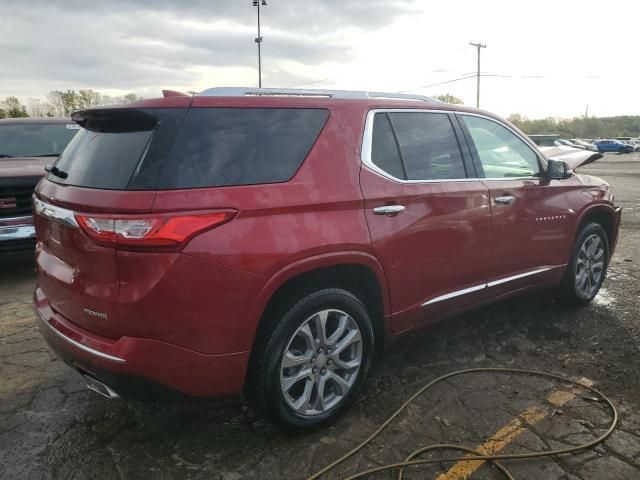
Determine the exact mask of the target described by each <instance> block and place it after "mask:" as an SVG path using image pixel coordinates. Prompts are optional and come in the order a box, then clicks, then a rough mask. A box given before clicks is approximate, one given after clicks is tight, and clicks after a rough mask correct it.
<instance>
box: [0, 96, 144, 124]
mask: <svg viewBox="0 0 640 480" xmlns="http://www.w3.org/2000/svg"><path fill="white" fill-rule="evenodd" d="M137 100H142V97H139V96H137V95H136V94H135V93H127V94H126V95H122V96H111V95H105V94H102V93H100V92H96V91H95V90H91V89H86V90H78V91H75V90H66V91H61V90H53V91H51V92H49V94H48V95H47V99H46V100H45V101H43V100H41V99H39V98H29V99H27V101H26V103H25V104H23V103H22V102H21V101H20V99H19V98H18V97H13V96H11V97H6V98H5V99H4V101H0V118H19V117H68V116H69V115H71V112H73V111H75V110H80V109H83V108H91V107H99V106H101V105H112V104H115V103H131V102H135V101H137Z"/></svg>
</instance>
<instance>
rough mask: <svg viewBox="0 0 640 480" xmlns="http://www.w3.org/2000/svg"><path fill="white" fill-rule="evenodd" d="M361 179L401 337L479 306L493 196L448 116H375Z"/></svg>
mask: <svg viewBox="0 0 640 480" xmlns="http://www.w3.org/2000/svg"><path fill="white" fill-rule="evenodd" d="M364 138H365V141H364V145H363V155H362V157H363V163H364V165H365V166H364V168H363V169H362V172H361V176H360V183H361V187H362V192H363V194H364V198H365V210H366V218H367V223H368V226H369V231H370V233H371V238H372V243H373V249H374V252H375V254H376V256H377V258H378V259H379V260H380V261H381V263H382V266H383V268H384V270H385V274H386V276H387V279H388V285H389V289H390V297H391V306H392V310H393V313H394V317H393V320H392V328H393V330H394V331H401V330H405V329H407V328H410V327H411V326H412V325H413V324H415V323H418V322H422V321H424V320H428V319H435V318H438V317H439V316H441V314H442V313H445V312H447V311H450V310H455V309H457V308H459V307H464V306H466V305H470V304H472V303H474V302H477V301H478V300H479V299H481V298H483V296H484V291H483V290H484V285H485V282H486V278H487V275H488V273H489V268H490V263H491V212H490V206H489V191H488V188H487V187H486V186H485V185H484V184H483V182H482V181H479V180H478V179H476V178H474V177H475V173H473V165H472V164H471V161H470V157H469V155H468V150H466V151H465V150H463V149H461V148H460V146H461V145H464V148H465V149H466V148H467V147H466V143H465V142H464V138H463V136H462V130H461V129H460V128H459V126H457V125H456V121H455V117H453V116H452V115H450V114H448V113H447V112H437V111H416V110H413V111H411V110H409V111H407V110H389V111H386V110H375V111H372V112H370V113H369V115H368V118H367V126H366V132H365V136H364Z"/></svg>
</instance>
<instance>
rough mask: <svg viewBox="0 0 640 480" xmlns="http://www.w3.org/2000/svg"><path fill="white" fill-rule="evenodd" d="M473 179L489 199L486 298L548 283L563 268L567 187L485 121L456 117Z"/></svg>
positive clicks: (513, 136)
mask: <svg viewBox="0 0 640 480" xmlns="http://www.w3.org/2000/svg"><path fill="white" fill-rule="evenodd" d="M458 118H459V119H460V123H461V125H462V127H463V128H464V130H465V134H466V136H467V138H468V139H469V145H470V147H471V151H472V155H473V158H474V163H475V167H476V171H477V172H478V175H479V176H481V177H483V178H484V179H485V180H484V183H485V185H486V186H487V187H488V188H489V191H490V194H491V209H492V219H493V235H492V246H493V251H492V253H491V255H492V258H493V262H492V264H493V266H492V275H491V278H490V279H489V282H488V285H489V289H488V294H489V295H499V294H500V293H504V292H506V291H511V290H515V289H518V288H520V287H523V286H526V285H529V284H531V283H536V282H541V281H544V280H548V279H549V278H552V277H553V276H554V275H555V274H556V273H557V270H558V269H559V268H561V267H562V265H563V264H564V263H566V261H567V258H566V252H567V251H568V248H569V245H570V243H571V241H572V230H571V225H572V224H573V219H572V218H571V217H572V216H573V215H574V212H573V211H572V210H571V209H569V205H568V200H567V196H566V191H567V187H566V186H565V185H564V184H563V182H562V181H558V180H552V181H550V180H548V179H547V178H546V176H545V175H544V170H543V163H542V160H541V158H540V156H539V154H538V152H537V151H536V150H534V148H533V147H532V146H531V145H530V144H529V143H527V142H526V141H525V140H524V139H523V138H521V137H520V135H519V134H518V133H517V132H515V131H514V130H512V129H511V128H509V127H507V126H506V125H504V124H502V123H500V122H498V121H497V120H495V119H493V118H489V117H484V116H480V115H472V114H458Z"/></svg>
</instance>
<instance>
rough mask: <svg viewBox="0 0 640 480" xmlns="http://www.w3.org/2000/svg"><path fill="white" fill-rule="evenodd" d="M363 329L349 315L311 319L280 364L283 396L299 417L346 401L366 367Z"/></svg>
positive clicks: (339, 313) (321, 314)
mask: <svg viewBox="0 0 640 480" xmlns="http://www.w3.org/2000/svg"><path fill="white" fill-rule="evenodd" d="M362 353H363V342H362V335H361V332H360V328H359V327H358V324H357V323H356V321H355V320H354V319H353V317H351V316H350V315H349V314H348V313H346V312H343V311H342V310H336V309H327V310H322V311H319V312H317V313H314V314H313V315H311V316H310V317H308V318H307V319H306V320H305V321H304V322H303V323H302V325H300V327H298V329H297V330H296V331H295V333H294V334H293V335H292V336H291V338H290V339H289V342H288V343H287V345H286V348H285V349H284V353H283V356H282V360H281V362H280V388H281V392H282V395H283V397H284V399H285V401H286V402H287V404H288V405H289V407H290V408H292V409H293V410H294V411H295V412H296V413H297V414H299V415H303V416H317V415H321V414H322V413H324V412H327V411H328V410H331V409H332V408H334V407H335V406H336V405H338V404H339V403H340V402H341V401H342V400H344V399H345V398H346V396H347V394H348V393H349V391H350V390H351V388H352V387H353V385H354V384H355V381H356V379H357V377H358V373H359V372H360V367H361V364H362Z"/></svg>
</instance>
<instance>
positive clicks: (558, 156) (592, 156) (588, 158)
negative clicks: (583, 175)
mask: <svg viewBox="0 0 640 480" xmlns="http://www.w3.org/2000/svg"><path fill="white" fill-rule="evenodd" d="M540 151H541V152H542V154H543V155H544V156H545V158H547V159H548V160H561V161H563V162H565V163H566V164H567V166H568V167H569V170H575V169H576V168H578V167H579V166H581V165H587V164H589V163H592V162H595V161H596V160H598V159H599V158H602V154H601V153H598V152H593V151H591V150H581V149H578V148H573V147H540Z"/></svg>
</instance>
